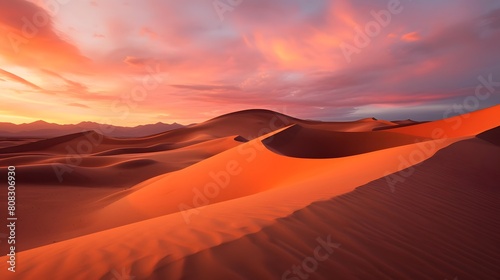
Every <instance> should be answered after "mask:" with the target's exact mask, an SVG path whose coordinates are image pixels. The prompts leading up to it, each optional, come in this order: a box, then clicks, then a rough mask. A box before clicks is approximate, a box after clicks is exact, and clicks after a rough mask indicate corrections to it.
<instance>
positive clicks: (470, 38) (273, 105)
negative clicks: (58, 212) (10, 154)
mask: <svg viewBox="0 0 500 280" xmlns="http://www.w3.org/2000/svg"><path fill="white" fill-rule="evenodd" d="M219 1H220V2H216V4H217V5H215V6H214V2H213V0H193V1H179V0H141V1H139V0H106V1H97V0H94V1H90V0H82V1H80V0H43V1H42V0H39V1H37V0H32V1H26V0H16V1H14V0H0V122H13V123H25V122H32V121H35V120H40V119H41V120H45V121H49V122H56V123H78V122H81V121H96V122H106V123H111V124H117V125H126V126H132V125H138V124H145V123H156V122H159V121H162V122H167V123H171V122H178V123H183V124H189V123H193V122H199V121H203V120H206V119H209V118H212V117H215V116H218V115H221V114H224V113H228V112H232V111H237V110H242V109H249V108H266V109H271V110H275V111H279V112H282V113H285V114H288V115H292V116H295V117H300V118H309V119H321V120H355V119H359V118H364V117H372V116H374V117H377V118H383V119H402V118H404V119H406V118H413V119H417V120H425V119H440V118H443V115H444V112H446V111H447V110H448V109H449V108H450V107H452V106H453V105H454V104H458V105H459V106H461V105H463V104H464V100H467V97H469V96H474V93H475V89H476V88H477V87H478V86H479V85H481V82H480V81H479V80H478V77H479V76H482V77H483V78H484V79H486V80H487V79H488V77H491V78H490V79H492V80H493V81H495V82H496V81H498V82H500V54H499V53H500V52H499V50H500V1H498V0H478V1H468V0H442V1H430V0H429V1H425V0H420V1H416V0H414V1H410V0H401V2H400V3H399V4H398V1H397V0H371V1H366V0H365V1H361V0H338V1H337V0H330V1H326V0H323V1H322V0H272V1H270V0H242V1H241V3H239V2H238V1H234V0H232V1H229V0H219ZM226 1H227V2H226ZM228 3H229V4H228ZM230 3H235V4H234V6H230V5H231V4H230ZM224 5H225V6H224ZM388 5H389V6H390V5H392V6H391V7H392V8H393V9H394V10H397V11H398V12H397V13H392V12H385V13H384V12H382V13H381V12H380V11H381V10H384V11H387V10H388ZM223 7H225V8H226V9H227V10H225V11H224V10H220V9H223ZM218 9H219V10H218ZM372 11H374V12H372ZM387 13H389V14H390V16H391V18H390V20H388V21H387V22H385V23H384V24H383V25H385V26H381V25H380V24H379V23H376V24H375V20H376V19H375V18H374V14H379V15H381V14H385V15H386V14H387ZM382 18H383V17H382ZM370 22H371V25H370ZM374 24H375V25H374ZM367 26H371V27H374V28H376V27H377V26H378V27H380V29H379V30H376V29H372V32H376V33H377V34H372V35H373V36H371V37H370V36H369V37H368V38H369V40H370V41H368V43H366V42H365V43H366V44H364V45H363V46H360V45H359V44H358V45H357V44H356V42H355V40H354V38H355V36H357V35H356V34H358V32H360V30H365V28H366V27H367ZM373 30H374V31H373ZM346 44H348V45H349V46H353V47H355V48H356V52H355V53H352V54H351V55H350V56H348V57H347V56H346V55H345V53H344V51H343V50H345V49H343V48H342V46H344V47H345V46H346ZM356 46H358V47H356ZM490 88H491V87H490ZM496 88H497V91H496V92H494V93H493V94H491V96H490V97H488V98H484V99H483V100H479V99H475V100H478V104H477V106H472V107H474V108H476V107H477V109H479V108H484V107H489V106H492V105H495V104H498V103H500V85H498V84H497V85H496ZM483 90H485V91H486V90H487V89H486V87H484V88H483ZM471 100H472V99H470V98H469V99H468V101H471ZM473 105H476V104H473ZM469 107H471V106H470V104H469Z"/></svg>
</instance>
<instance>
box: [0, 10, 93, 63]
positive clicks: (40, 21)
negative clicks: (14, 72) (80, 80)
mask: <svg viewBox="0 0 500 280" xmlns="http://www.w3.org/2000/svg"><path fill="white" fill-rule="evenodd" d="M0 32H1V34H0V57H3V58H4V59H5V60H6V61H8V62H10V63H14V64H17V65H23V66H29V67H40V66H43V67H44V68H53V69H60V70H68V71H75V72H80V71H81V70H82V67H84V66H85V65H86V64H88V63H89V59H87V58H85V57H84V56H82V55H81V54H80V52H79V50H78V48H76V47H75V46H74V45H72V44H71V43H69V42H67V41H65V40H64V39H62V38H61V37H60V35H59V32H56V31H55V29H54V25H53V21H52V17H51V14H50V13H49V12H48V11H46V10H45V9H43V8H41V7H39V6H37V5H35V4H33V3H31V2H27V1H24V0H19V1H0Z"/></svg>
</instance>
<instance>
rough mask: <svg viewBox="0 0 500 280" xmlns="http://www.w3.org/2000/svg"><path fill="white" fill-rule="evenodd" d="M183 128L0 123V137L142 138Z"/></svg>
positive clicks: (161, 124) (172, 126) (175, 126)
mask: <svg viewBox="0 0 500 280" xmlns="http://www.w3.org/2000/svg"><path fill="white" fill-rule="evenodd" d="M182 127H184V126H183V125H181V124H178V123H172V124H167V123H162V122H158V123H155V124H146V125H139V126H135V127H124V126H113V125H103V124H99V123H95V122H81V123H78V124H63V125H61V124H56V123H48V122H45V121H36V122H32V123H23V124H13V123H6V122H0V137H7V138H10V137H16V138H19V137H25V138H31V137H32V138H49V137H57V136H62V135H67V134H72V133H78V132H83V131H89V130H94V131H97V132H99V133H101V134H103V135H106V136H109V137H119V138H126V137H143V136H148V135H153V134H157V133H161V132H165V131H169V130H173V129H177V128H182Z"/></svg>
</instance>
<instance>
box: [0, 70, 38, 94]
mask: <svg viewBox="0 0 500 280" xmlns="http://www.w3.org/2000/svg"><path fill="white" fill-rule="evenodd" d="M0 75H3V76H4V77H7V78H9V79H10V80H12V81H15V82H18V83H21V84H23V85H26V86H28V87H31V88H33V89H38V90H41V89H42V88H41V87H39V86H37V85H35V84H33V83H32V82H30V81H27V80H26V79H24V78H21V77H19V76H17V75H15V74H12V73H10V72H7V71H5V70H3V69H0Z"/></svg>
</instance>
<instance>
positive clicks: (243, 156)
mask: <svg viewBox="0 0 500 280" xmlns="http://www.w3.org/2000/svg"><path fill="white" fill-rule="evenodd" d="M499 131H500V105H498V106H494V107H490V108H487V109H483V110H479V111H476V112H471V113H469V114H468V115H467V116H466V117H464V116H457V117H453V118H451V119H444V120H438V121H432V122H423V123H419V122H414V121H411V120H406V121H394V122H391V121H384V120H376V119H374V118H366V119H362V120H358V121H353V122H319V121H310V120H307V121H306V120H300V119H296V118H293V117H290V116H286V115H283V114H280V113H276V112H272V111H266V110H247V111H241V112H235V113H231V114H227V115H223V116H220V117H217V118H214V119H211V120H208V121H206V122H204V123H200V124H195V125H191V126H188V127H182V128H178V129H174V130H171V131H167V132H162V133H159V134H154V135H151V136H143V137H135V138H114V137H109V136H104V135H102V134H100V133H98V132H95V131H85V132H78V133H73V134H69V135H64V136H58V137H52V138H47V139H41V140H33V139H6V140H4V141H0V166H1V169H2V170H4V171H5V170H6V167H7V166H10V165H14V166H16V170H17V174H16V176H17V182H18V189H17V197H18V201H17V203H18V204H17V207H18V210H17V211H18V217H19V222H18V227H17V242H18V244H16V249H17V254H16V256H17V264H16V272H15V273H11V272H9V271H7V268H6V267H7V265H6V263H7V259H8V258H7V256H5V254H6V252H7V246H6V242H2V243H0V245H1V247H0V248H1V250H2V255H3V256H2V257H0V261H1V263H2V269H1V270H0V277H1V279H86V280H87V279H290V280H297V279H455V278H457V279H500V222H499V220H498V217H499V216H500V189H499V188H498V185H499V183H498V182H499V181H500V172H499V170H498V167H499V166H500V137H499V135H500V132H499ZM16 141H19V142H16ZM1 176H2V177H1V180H2V182H5V181H6V178H5V177H6V172H2V174H1ZM0 199H1V201H2V203H4V202H5V201H6V193H5V192H2V193H1V194H0ZM2 207H3V206H2ZM4 213H5V212H2V215H4V216H2V218H3V220H5V215H6V214H4ZM0 233H3V232H2V231H0ZM3 241H5V239H4V240H3ZM325 242H326V243H325ZM325 244H327V245H325ZM317 248H320V249H318V250H316V249H317ZM318 252H321V253H318ZM129 277H135V278H129Z"/></svg>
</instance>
